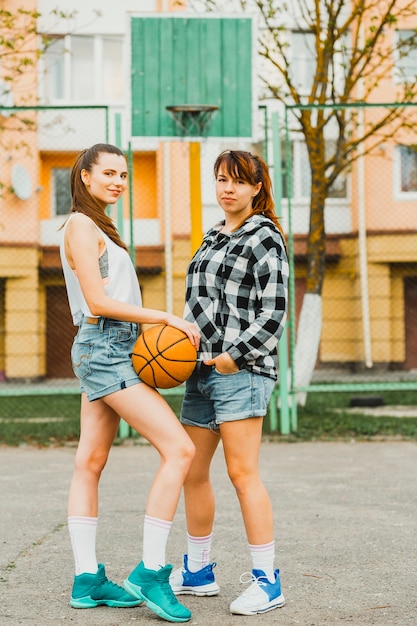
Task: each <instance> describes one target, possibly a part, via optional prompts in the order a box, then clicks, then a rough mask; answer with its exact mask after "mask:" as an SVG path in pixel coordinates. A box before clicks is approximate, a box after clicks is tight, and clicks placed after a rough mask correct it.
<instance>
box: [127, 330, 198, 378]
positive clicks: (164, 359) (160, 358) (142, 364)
mask: <svg viewBox="0 0 417 626" xmlns="http://www.w3.org/2000/svg"><path fill="white" fill-rule="evenodd" d="M196 359H197V350H196V349H195V347H194V346H193V344H192V343H191V341H190V340H189V339H188V337H187V335H186V334H185V333H184V332H183V331H182V330H178V328H174V327H173V326H165V325H162V324H161V325H158V326H153V327H152V328H148V329H147V330H145V331H144V332H143V333H142V334H141V335H139V337H138V338H137V340H136V343H135V345H134V347H133V352H132V363H133V368H134V370H135V372H136V373H137V375H138V376H139V377H140V379H141V380H143V382H144V383H146V384H147V385H150V386H151V387H159V388H160V389H170V388H172V387H177V386H178V385H181V383H183V382H184V381H185V380H187V378H189V377H190V376H191V374H192V373H193V371H194V368H195V364H196Z"/></svg>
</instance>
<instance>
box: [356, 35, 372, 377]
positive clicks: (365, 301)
mask: <svg viewBox="0 0 417 626" xmlns="http://www.w3.org/2000/svg"><path fill="white" fill-rule="evenodd" d="M361 38H362V39H363V30H361ZM358 96H359V98H358V100H359V101H362V100H363V82H362V80H361V79H360V80H359V82H358ZM363 117H364V110H363V108H360V109H359V132H363V129H364V122H363ZM364 152H365V146H364V144H363V143H361V144H360V146H359V158H358V239H359V272H360V285H361V305H362V326H363V349H364V357H365V365H366V367H369V368H371V367H373V362H372V342H371V316H370V312H369V287H368V252H367V241H366V203H365V190H366V183H365V162H364V161H365V157H364Z"/></svg>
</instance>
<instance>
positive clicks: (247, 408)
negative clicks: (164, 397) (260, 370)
mask: <svg viewBox="0 0 417 626" xmlns="http://www.w3.org/2000/svg"><path fill="white" fill-rule="evenodd" d="M274 387H275V380H273V379H272V378H267V377H266V376H261V375H260V374H253V373H252V372H249V371H248V370H245V369H243V370H239V371H238V372H235V373H233V374H221V373H220V372H218V371H217V370H216V369H215V368H214V367H207V366H205V365H203V366H201V365H200V364H199V363H197V367H196V369H195V370H194V372H193V374H192V375H191V377H190V378H189V379H188V380H187V382H186V387H185V395H184V401H183V404H182V410H181V423H182V424H188V425H189V426H201V427H202V428H210V429H211V430H216V429H218V428H219V425H220V424H223V423H224V422H233V421H236V420H242V419H246V418H248V417H263V416H264V415H266V412H267V410H268V403H269V400H270V398H271V394H272V392H273V390H274Z"/></svg>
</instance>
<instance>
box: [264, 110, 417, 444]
mask: <svg viewBox="0 0 417 626" xmlns="http://www.w3.org/2000/svg"><path fill="white" fill-rule="evenodd" d="M319 109H322V110H325V111H327V112H330V111H331V110H332V109H333V112H334V113H336V114H337V118H338V120H339V121H340V120H341V119H342V117H343V119H344V121H345V123H347V124H350V128H351V129H352V134H347V135H345V138H344V140H345V148H344V154H343V150H342V156H341V153H340V152H339V153H337V151H336V149H335V148H336V144H337V142H338V141H339V140H340V135H339V134H338V128H337V126H336V125H333V127H332V126H331V125H329V126H330V128H329V132H328V133H327V136H326V135H325V142H324V143H325V145H324V148H323V151H324V158H325V160H327V162H328V168H327V170H326V172H327V174H328V173H329V171H331V169H332V159H333V166H334V160H335V158H336V155H337V154H339V158H345V159H346V167H345V168H344V169H343V170H342V172H341V174H340V175H339V176H338V177H337V179H336V180H335V181H334V183H333V184H332V185H331V186H330V188H329V189H328V190H327V197H326V199H325V204H324V207H322V208H323V210H324V225H325V237H324V271H323V275H324V280H323V289H322V293H321V300H322V302H321V305H322V329H321V336H320V342H319V350H318V354H317V355H316V361H315V364H314V371H315V374H316V378H317V379H319V378H320V377H319V376H317V373H319V372H320V373H321V374H322V377H321V378H322V380H326V370H327V371H328V372H329V371H330V370H333V373H334V371H335V370H336V371H339V372H343V373H344V377H340V376H336V377H335V378H337V379H338V382H337V383H336V382H333V383H330V382H328V383H327V384H319V383H314V381H312V380H310V381H308V382H307V383H304V384H300V383H297V369H298V368H300V366H302V363H300V362H299V361H298V362H297V356H296V355H297V350H296V344H297V341H300V337H299V331H300V328H299V319H300V313H301V312H302V305H303V301H304V296H305V294H306V292H307V291H308V289H307V288H306V284H307V277H308V275H309V263H311V259H309V256H313V255H312V252H311V247H310V248H309V247H308V235H309V231H310V230H311V229H312V228H314V220H315V219H316V217H317V216H316V217H314V216H313V217H312V213H311V212H312V211H316V213H317V211H318V210H321V208H320V207H319V206H317V205H316V206H314V203H312V202H311V197H312V192H311V189H312V178H311V169H310V166H309V160H308V154H307V147H306V143H305V141H304V137H302V136H301V137H300V132H299V127H298V132H297V130H295V126H294V115H293V114H294V113H298V114H300V112H301V111H302V110H303V111H307V112H309V113H310V114H311V115H312V116H313V119H314V116H316V119H317V112H318V110H319ZM342 114H343V116H342ZM335 119H336V117H335ZM416 121H417V107H416V106H415V105H411V106H407V105H405V106H403V105H401V104H400V103H393V104H389V103H388V104H372V105H367V104H363V106H358V105H352V106H349V105H347V106H346V107H337V105H333V106H331V105H329V106H328V107H326V105H323V106H322V107H317V106H316V107H315V106H311V107H309V106H307V105H306V106H304V107H296V106H293V107H287V109H286V112H285V117H284V120H283V124H282V128H280V127H279V124H278V120H276V122H275V124H276V126H277V127H276V132H275V135H274V137H275V142H277V141H278V142H279V144H280V145H279V147H278V149H277V146H275V152H276V153H278V154H280V155H282V177H281V179H280V180H279V184H277V185H276V189H278V188H279V189H280V191H281V202H278V206H281V207H282V209H283V212H284V216H285V221H286V222H287V227H288V230H289V242H288V243H289V252H290V268H291V270H290V281H291V284H290V322H289V338H290V339H289V345H290V349H289V353H290V359H289V360H290V371H289V374H290V376H288V379H289V385H288V394H289V397H290V400H291V402H290V403H289V404H290V406H291V407H292V411H291V413H292V414H291V418H289V414H288V412H289V408H288V405H287V404H286V402H284V405H282V404H281V410H282V409H283V410H284V412H285V413H286V414H285V415H284V416H283V415H281V425H282V424H284V430H286V431H287V432H289V431H290V429H293V430H296V428H297V409H296V406H297V405H296V401H295V399H296V396H297V394H299V393H300V392H303V393H311V392H315V391H328V392H333V391H352V392H362V391H382V390H388V389H397V390H401V389H417V380H416V378H417V377H415V376H414V375H413V370H415V369H416V368H417V337H416V328H417V325H416V321H417V234H416V226H417V148H416V143H417V142H416ZM332 130H333V133H332ZM355 136H365V137H366V139H365V141H363V142H361V143H359V144H358V145H357V146H356V148H355V149H352V150H351V151H350V150H349V145H353V144H354V142H355ZM278 158H280V157H278ZM275 165H276V166H277V163H276V164H275ZM316 244H317V246H318V245H320V242H319V240H317V241H316ZM310 269H311V267H310ZM316 323H317V324H319V320H318V319H317V320H316ZM311 330H312V329H311V327H310V331H311ZM313 330H314V329H313ZM313 335H314V333H313V332H311V337H312V339H311V340H312V341H313ZM303 341H304V342H305V343H308V338H307V342H306V341H305V335H304V338H303ZM284 343H285V339H284ZM297 348H298V346H297ZM306 352H307V353H308V345H307V346H304V354H305V353H306ZM284 356H285V358H284V359H283V360H282V363H284V365H285V359H286V354H285V355H284ZM357 372H361V373H362V377H361V378H362V380H361V381H360V382H351V380H350V378H349V375H352V374H354V373H357ZM393 372H396V373H397V376H396V377H393V376H392V373H393ZM327 378H328V380H331V379H332V375H331V374H330V375H328V377H327ZM413 379H414V380H413ZM281 381H282V382H283V384H284V385H285V386H286V384H287V378H284V371H283V368H282V367H281ZM286 391H287V390H286ZM282 399H283V395H282V393H281V401H282ZM284 400H285V398H284Z"/></svg>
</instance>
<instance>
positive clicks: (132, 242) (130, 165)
mask: <svg viewBox="0 0 417 626" xmlns="http://www.w3.org/2000/svg"><path fill="white" fill-rule="evenodd" d="M128 156H129V159H128V161H129V162H128V170H129V180H130V184H129V224H130V256H131V259H132V261H133V265H134V266H135V267H136V251H135V236H134V217H135V216H134V212H133V152H132V143H131V142H130V141H129V148H128Z"/></svg>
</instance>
